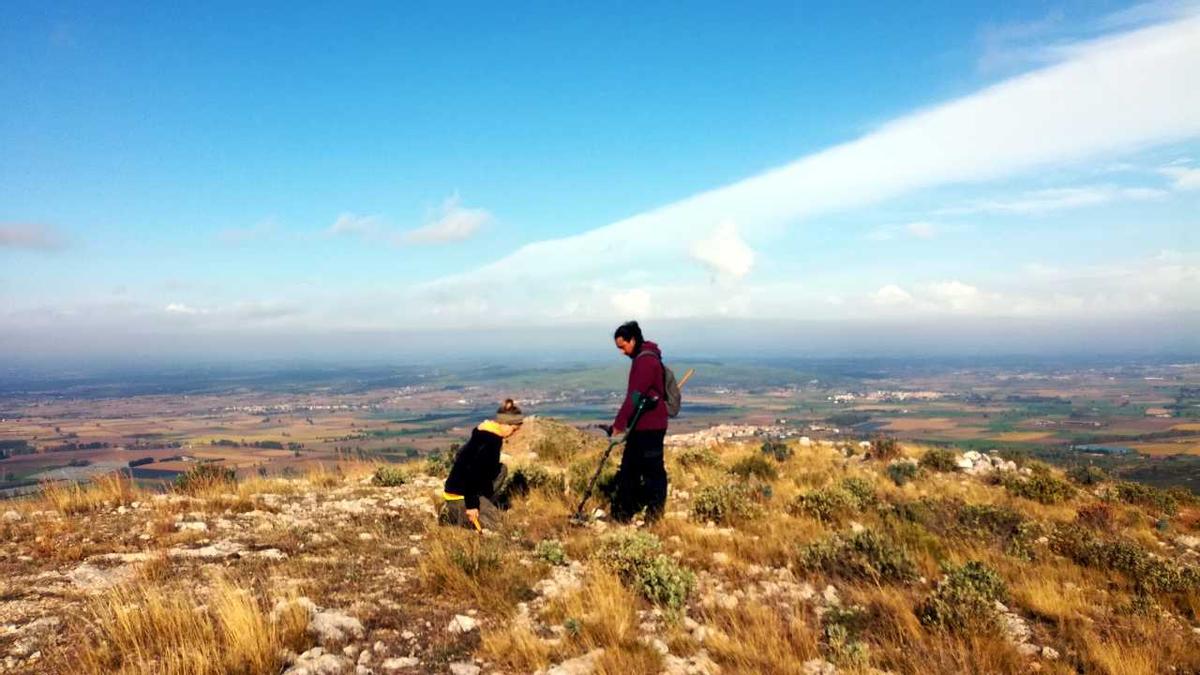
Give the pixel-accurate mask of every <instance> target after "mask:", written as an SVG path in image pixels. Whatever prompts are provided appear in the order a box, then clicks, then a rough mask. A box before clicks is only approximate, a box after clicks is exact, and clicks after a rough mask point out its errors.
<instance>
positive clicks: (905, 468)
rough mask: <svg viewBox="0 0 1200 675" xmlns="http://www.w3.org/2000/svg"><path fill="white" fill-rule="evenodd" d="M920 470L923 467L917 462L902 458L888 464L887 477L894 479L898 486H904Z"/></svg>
mask: <svg viewBox="0 0 1200 675" xmlns="http://www.w3.org/2000/svg"><path fill="white" fill-rule="evenodd" d="M920 472H921V467H920V465H918V464H917V463H916V462H908V461H904V460H901V461H898V462H892V463H891V464H888V468H887V477H888V478H890V479H892V482H893V483H895V484H896V487H903V486H904V485H905V484H907V483H908V482H909V481H911V480H913V479H915V478H916V477H917V474H919V473H920Z"/></svg>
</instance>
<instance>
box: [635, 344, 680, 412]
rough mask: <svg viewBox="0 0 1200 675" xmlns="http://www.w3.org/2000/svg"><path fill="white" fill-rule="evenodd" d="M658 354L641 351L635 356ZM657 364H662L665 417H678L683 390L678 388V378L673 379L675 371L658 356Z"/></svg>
mask: <svg viewBox="0 0 1200 675" xmlns="http://www.w3.org/2000/svg"><path fill="white" fill-rule="evenodd" d="M646 355H648V356H658V355H657V354H655V353H654V352H641V353H640V354H638V355H637V358H639V359H640V358H642V356H646ZM658 362H659V364H660V365H662V371H663V401H662V402H663V403H665V404H666V406H667V417H678V416H679V408H680V407H682V406H683V392H682V391H680V389H679V380H677V379H675V371H673V370H671V369H670V368H669V367H667V364H665V363H663V362H662V359H661V358H660V359H659V360H658Z"/></svg>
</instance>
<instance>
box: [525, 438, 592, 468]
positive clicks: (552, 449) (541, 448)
mask: <svg viewBox="0 0 1200 675" xmlns="http://www.w3.org/2000/svg"><path fill="white" fill-rule="evenodd" d="M580 449H581V446H580V444H579V442H578V441H575V440H572V439H571V438H570V437H568V436H566V435H556V436H543V437H542V438H539V439H538V440H537V442H536V443H534V444H533V447H531V448H530V450H531V451H532V452H534V453H536V454H537V457H538V459H539V460H543V461H547V462H565V461H567V460H568V459H570V458H572V457H574V456H575V454H576V453H578V452H579V450H580Z"/></svg>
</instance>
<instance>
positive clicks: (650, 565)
mask: <svg viewBox="0 0 1200 675" xmlns="http://www.w3.org/2000/svg"><path fill="white" fill-rule="evenodd" d="M695 587H696V575H695V574H693V573H692V571H691V570H689V569H688V568H686V567H684V566H682V565H680V564H679V562H678V561H676V560H675V559H674V558H672V557H671V556H668V555H662V554H659V555H656V556H654V557H653V558H651V559H650V561H649V562H647V563H646V564H645V565H644V566H642V567H641V569H640V570H639V571H638V576H637V589H638V590H639V591H640V592H641V594H642V595H643V596H645V598H646V599H647V600H649V601H650V602H653V603H654V604H656V605H662V606H663V607H667V608H669V609H672V610H679V609H682V608H683V606H684V603H686V602H687V599H688V596H689V595H691V594H692V591H693V590H694V589H695Z"/></svg>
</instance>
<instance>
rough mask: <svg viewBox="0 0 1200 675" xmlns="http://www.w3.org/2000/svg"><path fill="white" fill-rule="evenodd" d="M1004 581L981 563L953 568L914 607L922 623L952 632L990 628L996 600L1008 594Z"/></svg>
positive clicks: (970, 563)
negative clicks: (929, 593) (931, 592)
mask: <svg viewBox="0 0 1200 675" xmlns="http://www.w3.org/2000/svg"><path fill="white" fill-rule="evenodd" d="M1007 594H1008V591H1007V588H1006V587H1005V585H1004V580H1003V579H1002V578H1000V575H999V574H997V573H996V572H995V571H994V570H992V569H990V568H989V567H987V566H986V565H984V564H983V563H981V562H977V561H971V562H968V563H967V564H965V565H963V566H961V567H956V568H952V569H950V570H948V571H947V573H946V576H945V577H943V578H942V580H941V581H939V582H938V585H937V589H936V590H934V592H933V594H932V595H930V596H929V598H927V599H926V600H925V602H924V603H922V604H921V606H920V607H919V608H918V609H917V616H918V617H920V619H921V623H923V624H925V625H927V626H937V627H938V628H943V629H946V630H949V631H953V632H966V631H969V630H978V629H986V628H992V627H994V626H995V625H996V620H997V615H996V609H995V605H996V601H997V600H1003V599H1005V598H1006V597H1007Z"/></svg>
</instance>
